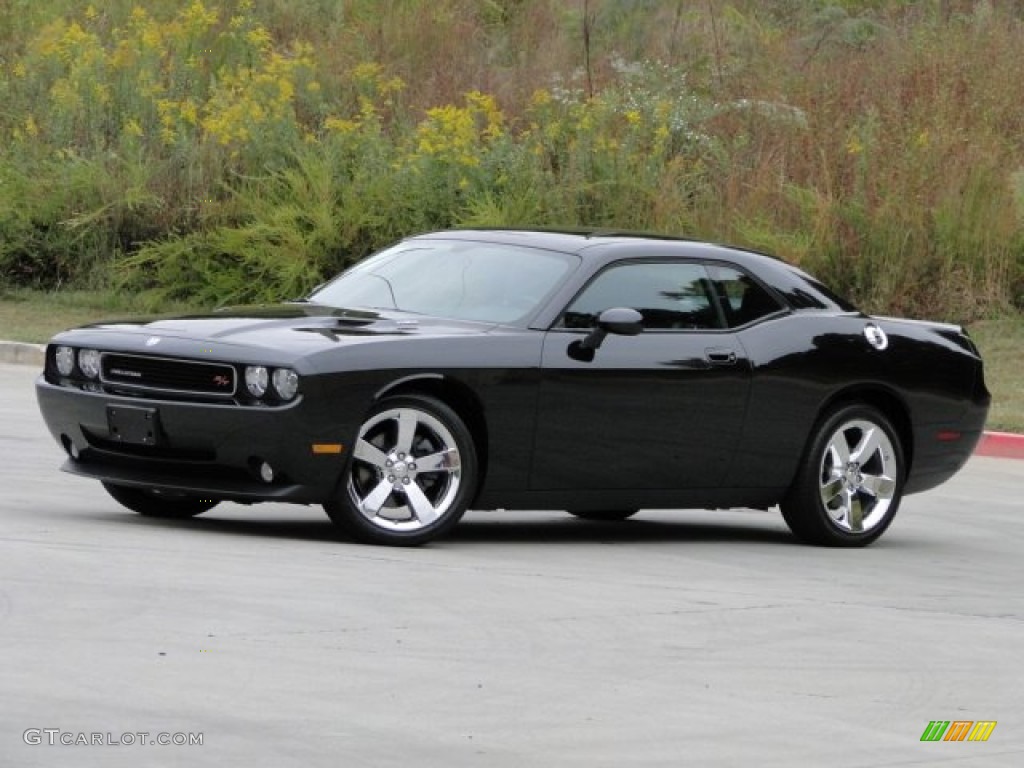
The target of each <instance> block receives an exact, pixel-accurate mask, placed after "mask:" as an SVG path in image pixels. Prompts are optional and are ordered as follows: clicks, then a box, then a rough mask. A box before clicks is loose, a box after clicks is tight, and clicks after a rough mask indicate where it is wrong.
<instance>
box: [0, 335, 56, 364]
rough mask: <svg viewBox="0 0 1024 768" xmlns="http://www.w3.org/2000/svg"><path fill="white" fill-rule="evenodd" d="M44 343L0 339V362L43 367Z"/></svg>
mask: <svg viewBox="0 0 1024 768" xmlns="http://www.w3.org/2000/svg"><path fill="white" fill-rule="evenodd" d="M45 352H46V345H45V344H27V343H25V342H22V341H0V363H14V364H15V365H35V366H38V367H40V368H42V367H43V357H44V353H45Z"/></svg>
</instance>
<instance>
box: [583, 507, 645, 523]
mask: <svg viewBox="0 0 1024 768" xmlns="http://www.w3.org/2000/svg"><path fill="white" fill-rule="evenodd" d="M639 511H640V510H638V509H570V510H568V512H569V514H570V515H572V516H573V517H578V518H579V519H580V520H595V521H597V522H603V523H612V522H618V521H619V520H627V519H629V518H630V517H632V516H633V515H635V514H636V513H637V512H639Z"/></svg>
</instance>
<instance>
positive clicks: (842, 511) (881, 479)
mask: <svg viewBox="0 0 1024 768" xmlns="http://www.w3.org/2000/svg"><path fill="white" fill-rule="evenodd" d="M905 474H906V471H905V467H904V464H903V448H902V445H901V443H900V440H899V436H898V435H897V434H896V430H895V429H893V426H892V424H891V423H890V422H889V420H888V419H887V418H886V417H885V416H884V415H883V414H882V413H881V411H879V410H878V409H876V408H873V407H871V406H868V405H847V406H843V407H841V408H838V409H836V410H834V411H832V412H831V413H830V414H828V415H827V416H826V417H825V418H824V419H823V420H822V421H820V422H819V423H818V426H817V427H816V428H815V431H814V433H813V435H812V436H811V441H810V444H809V445H808V448H807V453H806V455H805V456H804V461H803V466H801V468H800V470H799V472H798V474H797V477H796V480H795V481H794V483H793V486H792V487H791V488H790V490H789V493H788V494H787V496H786V498H785V500H784V501H783V502H782V505H781V507H782V516H783V518H785V520H786V524H787V525H788V526H789V528H790V530H791V531H793V533H794V534H795V535H796V536H797V537H798V538H800V539H802V540H803V541H806V542H809V543H812V544H823V545H826V546H834V547H863V546H865V545H867V544H870V543H871V542H873V541H874V540H875V539H877V538H878V537H879V536H881V535H882V534H883V533H884V532H885V529H886V528H888V527H889V524H890V523H891V522H892V520H893V517H894V516H895V515H896V510H897V509H898V507H899V504H900V498H901V496H902V493H903V483H904V476H905Z"/></svg>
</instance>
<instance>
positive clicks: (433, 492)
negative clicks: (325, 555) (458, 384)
mask: <svg viewBox="0 0 1024 768" xmlns="http://www.w3.org/2000/svg"><path fill="white" fill-rule="evenodd" d="M477 481H478V463H477V453H476V446H475V445H474V443H473V437H472V435H471V434H470V432H469V430H468V429H467V428H466V425H465V424H464V423H463V421H462V419H460V418H459V416H458V414H457V413H455V411H453V410H452V409H451V408H449V407H448V406H447V405H445V404H444V403H442V402H440V401H439V400H435V399H434V398H432V397H426V396H419V395H406V396H401V397H392V398H388V399H386V400H384V401H382V402H381V403H379V404H378V405H377V406H376V407H374V408H373V409H372V410H371V411H370V412H369V414H367V416H366V418H365V419H364V420H363V424H362V426H361V427H360V428H359V436H358V439H357V440H356V444H355V445H354V446H353V449H352V453H351V455H350V456H349V460H348V464H347V465H346V467H345V471H344V473H343V474H342V478H341V482H340V483H339V486H338V489H337V490H336V491H335V495H334V498H333V499H331V500H330V501H329V502H327V503H326V504H324V510H325V511H326V512H327V516H328V517H330V518H331V520H332V521H333V522H334V523H335V524H337V525H338V526H340V527H341V528H342V529H343V530H344V531H345V532H346V533H348V534H349V535H351V536H352V537H354V538H355V539H357V540H359V541H363V542H366V543H368V544H384V545H388V546H399V547H409V546H417V545H420V544H424V543H426V542H428V541H431V540H432V539H436V538H437V537H439V536H442V535H444V534H445V533H447V532H448V531H450V530H451V529H452V528H453V527H454V526H455V525H456V524H457V523H458V522H459V520H461V519H462V516H463V514H465V512H466V507H467V506H468V505H469V503H470V501H471V500H472V499H473V495H474V493H475V490H476V485H477Z"/></svg>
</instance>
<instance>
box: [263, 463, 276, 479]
mask: <svg viewBox="0 0 1024 768" xmlns="http://www.w3.org/2000/svg"><path fill="white" fill-rule="evenodd" d="M260 479H262V480H263V482H264V483H272V482H274V468H273V467H272V466H270V465H269V464H267V462H265V461H264V462H263V463H262V464H260Z"/></svg>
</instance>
